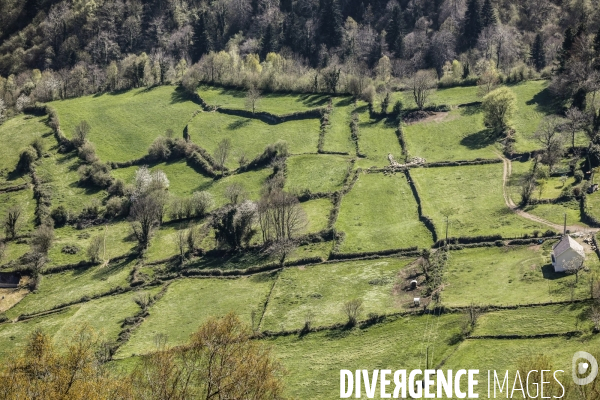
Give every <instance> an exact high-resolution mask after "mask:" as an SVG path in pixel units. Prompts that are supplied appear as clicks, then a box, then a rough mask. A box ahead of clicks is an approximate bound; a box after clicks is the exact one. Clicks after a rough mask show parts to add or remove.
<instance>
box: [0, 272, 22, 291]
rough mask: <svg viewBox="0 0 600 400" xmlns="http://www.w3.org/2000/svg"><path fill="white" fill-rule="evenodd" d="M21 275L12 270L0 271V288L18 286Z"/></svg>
mask: <svg viewBox="0 0 600 400" xmlns="http://www.w3.org/2000/svg"><path fill="white" fill-rule="evenodd" d="M20 281H21V275H19V274H18V273H14V272H0V288H3V289H12V288H16V287H18V286H19V282H20Z"/></svg>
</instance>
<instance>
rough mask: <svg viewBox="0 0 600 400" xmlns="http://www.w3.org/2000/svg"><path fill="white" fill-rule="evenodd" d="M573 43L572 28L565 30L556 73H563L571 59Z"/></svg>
mask: <svg viewBox="0 0 600 400" xmlns="http://www.w3.org/2000/svg"><path fill="white" fill-rule="evenodd" d="M574 42H575V35H574V34H573V29H572V28H570V27H569V28H567V30H566V31H565V38H564V39H563V42H562V46H561V49H560V52H559V54H558V63H559V67H558V72H559V73H560V72H564V71H565V67H566V65H567V61H569V59H570V58H571V48H572V47H573V43H574Z"/></svg>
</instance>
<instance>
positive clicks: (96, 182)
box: [77, 161, 113, 188]
mask: <svg viewBox="0 0 600 400" xmlns="http://www.w3.org/2000/svg"><path fill="white" fill-rule="evenodd" d="M77 172H79V183H80V184H82V185H88V186H97V187H100V188H108V187H109V186H110V185H111V184H112V183H113V177H112V176H111V175H110V167H109V166H108V165H106V164H103V163H101V162H99V161H96V162H94V163H92V164H89V165H82V166H81V167H79V170H78V171H77Z"/></svg>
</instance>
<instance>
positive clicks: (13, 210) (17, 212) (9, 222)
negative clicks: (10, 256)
mask: <svg viewBox="0 0 600 400" xmlns="http://www.w3.org/2000/svg"><path fill="white" fill-rule="evenodd" d="M21 212H22V210H21V207H19V206H12V207H10V208H9V209H8V210H6V218H5V219H4V234H5V235H6V238H7V239H14V238H15V237H16V236H17V232H18V230H19V225H20V222H21Z"/></svg>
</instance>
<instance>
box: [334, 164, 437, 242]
mask: <svg viewBox="0 0 600 400" xmlns="http://www.w3.org/2000/svg"><path fill="white" fill-rule="evenodd" d="M336 228H337V229H338V231H343V232H345V233H346V238H345V240H344V242H343V244H342V246H341V249H340V251H341V252H359V251H375V250H384V249H397V248H406V247H411V246H419V247H429V246H430V245H431V244H432V237H431V233H430V232H429V231H428V230H427V228H426V227H425V225H423V224H422V223H421V221H419V215H418V213H417V203H416V202H415V198H414V196H413V194H412V191H411V190H410V187H409V185H408V182H406V178H405V177H404V175H403V174H396V175H393V176H385V175H383V174H362V175H361V176H360V177H359V179H358V181H357V182H356V184H355V185H354V187H353V188H352V190H351V191H350V193H348V194H347V195H346V196H344V198H343V199H342V205H341V208H340V214H339V217H338V220H337V224H336Z"/></svg>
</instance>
